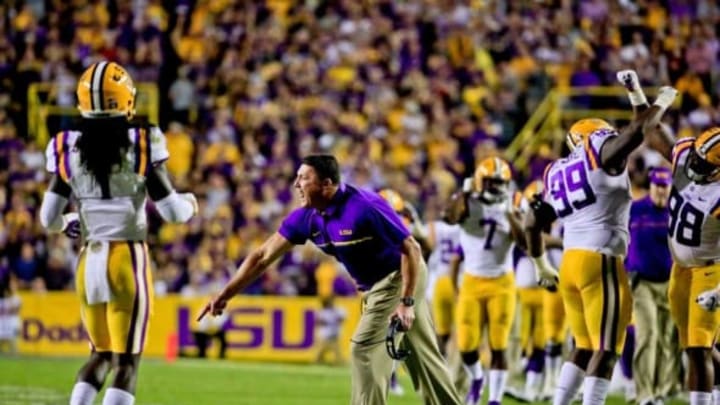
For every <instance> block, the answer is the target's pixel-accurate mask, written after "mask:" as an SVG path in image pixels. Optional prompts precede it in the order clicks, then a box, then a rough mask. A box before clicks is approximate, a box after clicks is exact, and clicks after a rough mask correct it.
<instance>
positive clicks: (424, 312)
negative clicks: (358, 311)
mask: <svg viewBox="0 0 720 405" xmlns="http://www.w3.org/2000/svg"><path fill="white" fill-rule="evenodd" d="M426 278H427V268H426V267H425V263H424V262H423V263H422V265H421V266H420V274H419V275H418V280H417V286H416V287H415V322H414V323H413V326H412V328H411V329H410V330H409V331H408V332H407V333H405V336H404V337H403V345H404V346H405V348H407V349H409V350H410V352H411V354H410V356H409V357H408V358H407V360H405V366H406V367H407V370H408V372H409V374H410V377H411V378H412V380H413V384H414V385H415V387H417V388H419V391H420V393H421V395H422V396H423V398H424V401H425V404H432V405H435V404H437V405H452V404H461V400H460V396H459V395H458V393H457V391H456V390H455V388H454V386H453V382H452V380H451V378H450V374H449V372H448V369H447V365H446V364H445V360H443V358H442V356H441V355H440V350H439V349H438V347H437V340H436V339H435V332H434V327H433V324H432V320H431V316H430V309H429V308H428V305H427V303H426V302H425V283H426ZM401 284H402V276H401V274H400V271H396V272H393V273H391V274H390V275H388V276H387V277H385V278H384V279H382V280H380V281H379V282H377V283H376V284H375V285H374V286H373V287H372V289H370V291H367V292H366V293H364V294H363V297H362V301H363V312H362V315H361V317H360V322H359V324H358V326H357V329H356V330H355V334H354V335H353V338H352V343H351V345H350V352H351V370H352V381H351V383H352V398H351V404H352V405H384V404H386V403H387V394H388V386H389V384H390V374H391V372H392V359H391V358H390V356H388V354H387V351H386V349H385V335H386V334H387V329H388V326H389V324H390V321H389V319H390V314H392V312H393V311H394V310H395V308H396V307H397V305H398V304H399V302H400V288H401Z"/></svg>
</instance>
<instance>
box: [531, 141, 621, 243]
mask: <svg viewBox="0 0 720 405" xmlns="http://www.w3.org/2000/svg"><path fill="white" fill-rule="evenodd" d="M611 134H612V133H610V132H603V131H596V132H595V133H593V134H592V135H591V136H590V137H589V138H588V139H586V140H585V142H583V144H581V145H578V146H577V147H576V148H575V149H574V150H573V151H572V152H571V153H570V155H569V156H567V157H566V158H563V159H558V160H556V161H555V162H553V163H551V164H550V165H549V166H548V168H547V169H545V175H544V176H543V177H544V178H543V181H544V183H545V188H544V189H545V193H544V199H545V201H547V202H548V203H549V204H550V205H552V207H553V208H554V210H555V213H556V214H557V216H558V218H559V220H560V222H561V224H562V225H563V227H564V235H563V248H564V249H583V250H589V251H594V252H598V253H603V254H608V255H613V256H624V255H625V254H626V253H627V246H628V238H629V231H628V221H629V216H630V204H631V203H632V198H631V196H630V178H629V177H628V175H627V170H623V172H622V173H620V174H618V175H617V176H611V175H609V174H607V173H606V172H605V171H604V170H603V169H602V167H600V152H599V151H600V149H601V148H602V145H603V143H604V142H605V141H606V140H607V139H609V138H610V137H611V136H613V135H611Z"/></svg>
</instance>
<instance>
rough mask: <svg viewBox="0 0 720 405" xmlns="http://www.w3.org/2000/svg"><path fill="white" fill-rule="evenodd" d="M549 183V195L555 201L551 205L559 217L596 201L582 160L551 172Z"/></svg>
mask: <svg viewBox="0 0 720 405" xmlns="http://www.w3.org/2000/svg"><path fill="white" fill-rule="evenodd" d="M549 183H550V184H549V186H550V187H549V189H550V195H551V196H552V198H553V200H555V202H556V203H554V204H553V207H554V208H555V211H556V212H557V215H558V217H560V218H562V217H566V216H568V215H570V214H572V213H573V210H579V209H582V208H585V207H587V206H589V205H592V204H593V203H595V201H597V198H596V197H595V193H594V192H593V189H592V187H590V182H589V181H588V176H587V172H586V171H585V165H584V164H583V161H582V160H577V161H575V162H573V163H572V164H571V165H568V166H566V167H564V168H563V170H558V171H556V172H555V173H553V174H552V175H551V176H550V180H549Z"/></svg>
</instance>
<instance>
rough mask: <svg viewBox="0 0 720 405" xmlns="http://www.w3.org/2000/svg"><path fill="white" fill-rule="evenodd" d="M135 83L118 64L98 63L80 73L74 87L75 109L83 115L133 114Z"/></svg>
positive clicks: (97, 116)
mask: <svg viewBox="0 0 720 405" xmlns="http://www.w3.org/2000/svg"><path fill="white" fill-rule="evenodd" d="M136 92H137V91H136V89H135V84H134V83H133V80H132V78H131V77H130V75H129V74H128V72H127V71H125V69H123V67H122V66H120V65H118V64H117V63H115V62H98V63H95V64H93V65H92V66H90V67H89V68H87V69H86V70H85V72H83V74H82V76H80V81H79V82H78V87H77V98H78V109H79V110H80V114H81V115H82V116H83V117H85V118H103V117H119V116H125V117H127V118H128V120H129V119H131V118H132V117H133V116H134V115H135V94H136Z"/></svg>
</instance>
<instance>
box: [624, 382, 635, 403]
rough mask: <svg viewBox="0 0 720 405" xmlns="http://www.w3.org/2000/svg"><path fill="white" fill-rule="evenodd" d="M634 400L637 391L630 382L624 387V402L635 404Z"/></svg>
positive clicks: (633, 383)
mask: <svg viewBox="0 0 720 405" xmlns="http://www.w3.org/2000/svg"><path fill="white" fill-rule="evenodd" d="M635 399H637V390H636V389H635V382H634V381H632V380H631V381H628V382H627V385H625V401H627V402H635Z"/></svg>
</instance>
